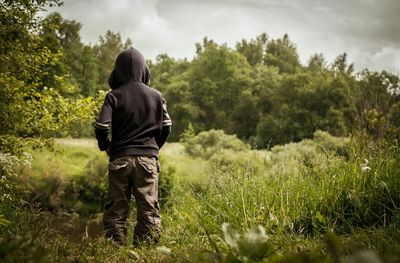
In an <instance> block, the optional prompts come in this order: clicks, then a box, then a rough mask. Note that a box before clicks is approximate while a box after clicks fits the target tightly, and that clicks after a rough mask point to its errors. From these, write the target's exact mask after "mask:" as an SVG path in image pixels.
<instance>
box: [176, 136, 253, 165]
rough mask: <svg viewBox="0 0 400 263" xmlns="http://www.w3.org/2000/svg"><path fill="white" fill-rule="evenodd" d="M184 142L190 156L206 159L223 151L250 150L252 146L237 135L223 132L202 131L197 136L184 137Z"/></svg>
mask: <svg viewBox="0 0 400 263" xmlns="http://www.w3.org/2000/svg"><path fill="white" fill-rule="evenodd" d="M182 141H183V145H184V147H185V151H186V152H187V153H188V154H189V155H191V156H193V157H200V158H204V159H209V158H211V157H212V156H213V155H215V154H218V153H220V152H221V151H222V150H232V151H235V152H239V151H248V150H250V145H248V144H246V143H244V142H242V141H241V140H240V139H238V138H237V137H236V136H235V135H228V134H225V133H224V131H222V130H209V131H202V132H200V133H199V134H197V135H195V136H184V137H183V139H182Z"/></svg>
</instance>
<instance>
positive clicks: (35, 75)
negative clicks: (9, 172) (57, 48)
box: [0, 0, 96, 154]
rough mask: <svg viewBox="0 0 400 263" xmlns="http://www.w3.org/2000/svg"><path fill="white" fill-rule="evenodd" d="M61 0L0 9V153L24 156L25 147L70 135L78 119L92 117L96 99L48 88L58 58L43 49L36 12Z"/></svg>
mask: <svg viewBox="0 0 400 263" xmlns="http://www.w3.org/2000/svg"><path fill="white" fill-rule="evenodd" d="M52 4H58V1H52V0H48V1H25V0H20V1H3V2H1V8H0V19H1V21H2V23H1V32H2V38H1V39H0V47H1V48H0V69H1V71H0V149H1V151H2V152H8V153H11V154H18V153H21V152H22V150H23V148H22V146H24V145H26V144H29V143H34V144H40V143H41V141H42V139H43V138H46V137H49V136H53V135H54V134H63V133H67V132H68V126H69V124H70V123H71V122H73V121H75V120H77V119H85V118H92V114H91V113H92V112H93V111H94V110H95V108H96V107H95V106H94V100H93V99H92V98H89V99H81V100H72V99H67V98H64V97H63V96H61V95H60V92H61V91H62V90H65V89H68V85H67V84H66V83H64V82H63V81H60V83H59V84H60V86H61V88H60V89H54V88H49V87H46V86H45V85H44V80H45V79H46V78H45V77H46V76H47V74H48V72H47V71H44V70H43V69H44V68H51V67H52V66H54V65H55V63H56V60H57V56H54V54H53V53H52V52H51V50H50V49H49V48H47V47H45V46H43V45H42V43H43V42H42V39H41V37H40V34H38V32H39V31H40V29H41V27H42V25H43V20H41V19H40V18H39V17H38V16H37V14H38V12H39V10H42V9H43V8H45V7H46V6H48V5H52Z"/></svg>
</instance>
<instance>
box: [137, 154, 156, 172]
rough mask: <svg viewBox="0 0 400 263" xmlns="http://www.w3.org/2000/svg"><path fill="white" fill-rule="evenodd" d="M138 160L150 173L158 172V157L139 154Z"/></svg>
mask: <svg viewBox="0 0 400 263" xmlns="http://www.w3.org/2000/svg"><path fill="white" fill-rule="evenodd" d="M137 160H138V163H139V164H140V166H141V167H143V169H144V170H146V172H148V173H150V174H157V173H158V165H157V159H156V158H155V157H150V156H138V158H137Z"/></svg>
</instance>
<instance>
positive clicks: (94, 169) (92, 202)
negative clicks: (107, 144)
mask: <svg viewBox="0 0 400 263" xmlns="http://www.w3.org/2000/svg"><path fill="white" fill-rule="evenodd" d="M107 174H108V161H107V159H105V158H104V156H102V155H101V154H96V155H95V156H94V157H93V158H92V159H91V160H90V161H89V162H88V163H87V165H86V168H85V169H84V171H83V173H82V174H79V175H77V176H74V177H72V178H71V179H70V181H69V184H68V189H67V194H66V198H67V199H68V200H67V202H69V201H72V200H79V202H78V203H77V206H76V207H74V209H75V210H78V211H79V212H81V213H86V212H99V211H101V210H102V209H103V206H104V202H105V198H106V195H107V188H108V175H107ZM73 205H74V206H75V204H73ZM82 205H83V207H82Z"/></svg>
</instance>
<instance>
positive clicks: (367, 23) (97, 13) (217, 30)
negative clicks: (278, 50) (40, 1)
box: [50, 0, 400, 73]
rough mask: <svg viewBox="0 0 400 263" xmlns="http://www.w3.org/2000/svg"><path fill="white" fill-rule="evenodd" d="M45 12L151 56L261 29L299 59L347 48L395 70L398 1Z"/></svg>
mask: <svg viewBox="0 0 400 263" xmlns="http://www.w3.org/2000/svg"><path fill="white" fill-rule="evenodd" d="M50 11H58V12H60V13H61V14H62V15H63V16H64V17H65V18H67V19H74V20H77V21H79V22H81V23H82V29H81V36H82V40H83V41H84V42H86V43H95V42H97V41H98V39H99V36H100V35H103V34H104V33H105V32H106V31H107V30H108V29H110V30H112V31H114V32H120V33H121V35H122V37H123V38H128V37H129V38H130V39H132V40H133V42H134V45H135V46H136V47H137V48H138V49H139V50H141V51H142V53H144V55H145V56H146V57H147V58H150V59H154V58H155V57H156V55H158V54H161V53H167V54H168V55H170V56H173V57H176V58H184V57H187V58H189V59H191V58H192V57H193V56H194V55H195V45H194V43H195V42H201V40H202V39H203V37H205V36H207V37H208V38H211V39H213V40H215V41H216V42H217V43H225V42H226V43H227V44H228V45H229V46H231V47H234V46H235V43H236V42H238V41H240V40H241V39H242V38H247V39H249V38H255V37H256V36H257V35H259V34H260V33H262V32H266V33H267V34H268V35H269V36H270V37H272V38H278V37H282V36H283V34H285V33H288V35H289V36H290V38H291V40H292V41H293V42H294V43H296V45H297V50H298V53H299V55H300V59H301V61H302V62H303V63H306V62H307V60H308V59H309V57H310V56H311V55H312V54H314V53H323V54H324V56H325V57H326V58H327V60H328V62H332V61H333V60H334V58H335V57H336V56H337V55H338V54H340V53H343V52H347V53H348V54H349V61H351V62H355V68H356V69H357V70H361V69H363V68H366V67H368V68H369V69H371V70H384V69H385V70H389V71H392V72H394V73H399V72H400V20H399V18H398V14H399V12H400V1H398V0H381V1H375V0H352V1H346V0H338V1H318V0H302V1H297V0H264V1H262V0H232V1H228V0H213V1H212V0H203V1H196V0H168V1H167V0H136V1H132V0H114V1H111V0H79V1H78V0H65V1H64V5H63V6H61V7H57V8H53V9H50Z"/></svg>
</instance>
